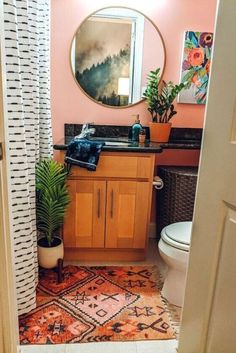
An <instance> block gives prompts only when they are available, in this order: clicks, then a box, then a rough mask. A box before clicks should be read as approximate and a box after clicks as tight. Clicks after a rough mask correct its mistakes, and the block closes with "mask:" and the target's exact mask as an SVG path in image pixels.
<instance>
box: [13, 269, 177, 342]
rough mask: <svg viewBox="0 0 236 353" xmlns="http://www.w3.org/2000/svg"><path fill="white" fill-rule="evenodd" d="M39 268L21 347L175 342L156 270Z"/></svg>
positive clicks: (21, 321)
mask: <svg viewBox="0 0 236 353" xmlns="http://www.w3.org/2000/svg"><path fill="white" fill-rule="evenodd" d="M63 273H64V280H63V283H60V284H57V274H56V272H55V271H54V270H44V269H41V270H40V276H39V284H38V288H37V307H36V309H34V310H33V311H31V312H30V313H29V314H26V315H22V316H20V317H19V330H20V343H21V344H59V343H81V342H104V341H128V340H159V339H162V340H163V339H173V338H175V333H174V330H173V328H172V327H171V324H170V320H169V317H168V313H167V311H166V307H165V305H164V302H163V300H162V298H161V294H160V289H159V288H160V278H159V277H158V271H157V268H156V266H126V267H123V266H122V267H121V266H119V267H118V266H104V267H84V266H71V265H69V266H66V267H64V269H63Z"/></svg>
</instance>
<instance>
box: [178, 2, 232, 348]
mask: <svg viewBox="0 0 236 353" xmlns="http://www.w3.org/2000/svg"><path fill="white" fill-rule="evenodd" d="M213 57H214V59H213V66H212V70H211V79H210V90H209V96H208V104H207V110H206V123H205V131H204V139H203V146H202V153H201V162H200V163H201V164H200V174H199V181H198V188H197V197H196V203H195V215H194V220H193V231H192V244H191V251H190V262H189V271H188V279H187V287H186V297H185V304H184V311H183V321H182V329H181V335H180V342H179V350H178V352H179V353H235V352H236V1H235V0H221V1H220V3H219V7H218V17H217V25H216V31H215V49H214V56H213Z"/></svg>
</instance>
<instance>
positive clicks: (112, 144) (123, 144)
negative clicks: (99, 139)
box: [105, 141, 130, 146]
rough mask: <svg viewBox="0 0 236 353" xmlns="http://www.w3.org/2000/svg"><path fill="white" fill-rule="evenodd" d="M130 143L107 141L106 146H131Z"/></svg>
mask: <svg viewBox="0 0 236 353" xmlns="http://www.w3.org/2000/svg"><path fill="white" fill-rule="evenodd" d="M129 145H130V143H129V142H119V141H105V146H129Z"/></svg>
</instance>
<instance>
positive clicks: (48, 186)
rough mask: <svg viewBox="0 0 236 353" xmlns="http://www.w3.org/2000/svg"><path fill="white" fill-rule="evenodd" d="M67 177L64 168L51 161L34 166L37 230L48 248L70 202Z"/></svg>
mask: <svg viewBox="0 0 236 353" xmlns="http://www.w3.org/2000/svg"><path fill="white" fill-rule="evenodd" d="M67 175H68V173H67V170H66V169H65V167H64V166H63V165H61V164H59V163H57V162H56V161H54V160H51V159H47V160H43V161H41V162H39V163H38V164H37V166H36V196H37V198H36V200H37V202H36V217H37V229H38V230H39V231H41V232H42V233H43V234H44V235H45V237H46V238H47V241H48V245H49V246H51V244H52V241H53V238H54V236H55V233H56V232H57V231H58V229H59V228H60V226H61V225H62V224H63V220H64V215H65V212H66V208H67V206H68V205H69V202H70V198H69V192H68V189H67V186H66V178H67Z"/></svg>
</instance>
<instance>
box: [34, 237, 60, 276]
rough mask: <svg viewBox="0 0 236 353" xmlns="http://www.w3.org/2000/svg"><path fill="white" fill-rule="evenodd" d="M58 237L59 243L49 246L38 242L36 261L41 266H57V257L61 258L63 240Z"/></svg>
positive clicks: (48, 267)
mask: <svg viewBox="0 0 236 353" xmlns="http://www.w3.org/2000/svg"><path fill="white" fill-rule="evenodd" d="M58 239H59V240H60V244H59V245H57V246H53V247H50V248H47V247H44V246H40V245H39V244H38V262H39V265H40V266H41V267H43V268H47V269H50V268H54V267H57V261H58V259H63V257H64V246H63V241H62V240H61V239H60V238H58Z"/></svg>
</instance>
